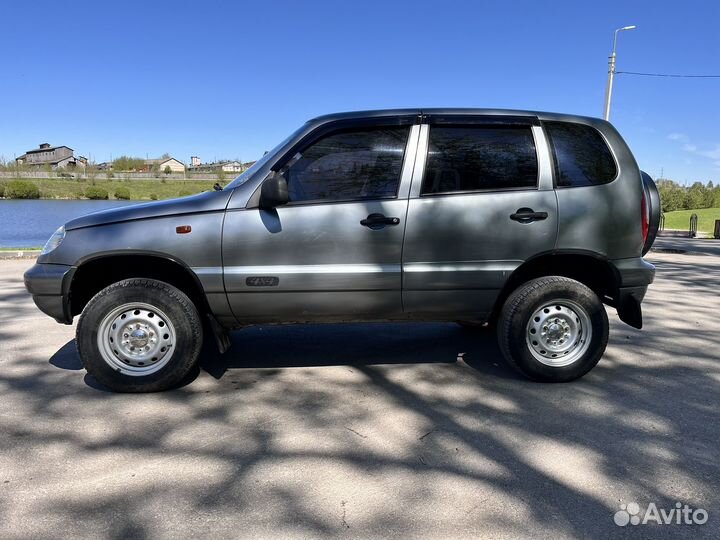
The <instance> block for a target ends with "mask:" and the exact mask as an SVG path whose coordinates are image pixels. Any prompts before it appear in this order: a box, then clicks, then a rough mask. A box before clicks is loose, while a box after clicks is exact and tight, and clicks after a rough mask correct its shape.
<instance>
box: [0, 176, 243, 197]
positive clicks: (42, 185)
mask: <svg viewBox="0 0 720 540" xmlns="http://www.w3.org/2000/svg"><path fill="white" fill-rule="evenodd" d="M13 182H22V183H24V184H32V186H34V188H32V191H35V194H34V195H35V196H31V197H27V196H26V197H22V196H8V190H9V188H8V186H9V185H10V184H11V183H13ZM216 182H218V180H181V179H175V178H150V179H143V180H136V179H133V180H125V179H120V178H114V179H110V180H100V179H95V180H92V179H85V178H82V179H73V178H19V179H18V178H2V179H0V200H70V201H77V200H121V201H155V200H164V199H174V198H177V197H186V196H188V195H195V194H196V193H201V192H203V191H212V189H213V185H214V184H215V183H216ZM228 182H229V180H228V181H222V182H220V183H221V184H223V185H225V184H227V183H228ZM37 195H39V197H38V196H37Z"/></svg>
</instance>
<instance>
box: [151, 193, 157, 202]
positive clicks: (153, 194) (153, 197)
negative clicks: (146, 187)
mask: <svg viewBox="0 0 720 540" xmlns="http://www.w3.org/2000/svg"><path fill="white" fill-rule="evenodd" d="M150 200H151V201H157V200H158V197H157V195H156V194H155V193H151V194H150Z"/></svg>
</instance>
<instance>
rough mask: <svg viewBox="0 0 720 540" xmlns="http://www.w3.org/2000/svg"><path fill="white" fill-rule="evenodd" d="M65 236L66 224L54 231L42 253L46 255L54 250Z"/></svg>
mask: <svg viewBox="0 0 720 540" xmlns="http://www.w3.org/2000/svg"><path fill="white" fill-rule="evenodd" d="M63 238H65V225H63V226H62V227H60V228H58V230H57V231H55V232H54V233H53V235H52V236H51V237H50V239H49V240H48V241H47V243H46V244H45V247H44V248H43V250H42V251H41V252H40V255H45V254H46V253H50V252H51V251H52V250H54V249H55V248H56V247H58V246H59V245H60V243H61V242H62V241H63Z"/></svg>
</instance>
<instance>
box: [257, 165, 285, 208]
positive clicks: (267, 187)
mask: <svg viewBox="0 0 720 540" xmlns="http://www.w3.org/2000/svg"><path fill="white" fill-rule="evenodd" d="M287 203H288V185H287V180H285V177H283V175H281V174H278V173H276V172H273V173H270V174H269V175H268V177H267V178H265V180H263V184H262V187H261V188H260V202H259V204H258V206H259V207H260V208H262V209H263V210H270V209H271V208H276V207H278V206H282V205H284V204H287Z"/></svg>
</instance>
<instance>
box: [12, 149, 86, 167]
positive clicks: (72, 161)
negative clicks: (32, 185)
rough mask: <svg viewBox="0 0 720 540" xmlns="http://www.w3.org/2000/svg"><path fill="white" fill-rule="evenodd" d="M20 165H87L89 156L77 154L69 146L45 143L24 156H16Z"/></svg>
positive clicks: (16, 160)
mask: <svg viewBox="0 0 720 540" xmlns="http://www.w3.org/2000/svg"><path fill="white" fill-rule="evenodd" d="M15 162H16V163H17V164H18V165H25V166H30V167H47V166H49V167H51V168H53V169H62V168H65V167H72V168H74V167H82V168H85V166H86V165H87V158H85V157H83V156H77V157H76V156H75V152H74V150H73V149H72V148H70V147H69V146H50V144H49V143H43V144H41V145H40V146H39V147H38V148H35V149H34V150H28V151H27V152H25V153H24V154H23V155H22V156H20V157H18V158H15Z"/></svg>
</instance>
